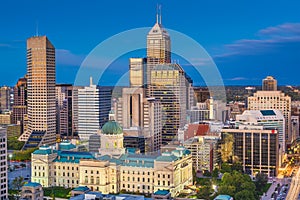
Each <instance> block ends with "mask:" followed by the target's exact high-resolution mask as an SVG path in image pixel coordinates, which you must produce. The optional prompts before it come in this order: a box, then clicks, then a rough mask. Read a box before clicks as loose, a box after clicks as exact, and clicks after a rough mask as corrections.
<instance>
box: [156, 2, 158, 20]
mask: <svg viewBox="0 0 300 200" xmlns="http://www.w3.org/2000/svg"><path fill="white" fill-rule="evenodd" d="M156 23H158V4H156Z"/></svg>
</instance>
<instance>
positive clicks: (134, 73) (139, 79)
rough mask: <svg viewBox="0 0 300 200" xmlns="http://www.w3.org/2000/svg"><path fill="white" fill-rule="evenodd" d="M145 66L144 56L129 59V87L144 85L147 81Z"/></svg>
mask: <svg viewBox="0 0 300 200" xmlns="http://www.w3.org/2000/svg"><path fill="white" fill-rule="evenodd" d="M146 67H147V60H146V58H130V59H129V74H130V78H129V81H130V87H144V85H145V84H146V83H147V77H146Z"/></svg>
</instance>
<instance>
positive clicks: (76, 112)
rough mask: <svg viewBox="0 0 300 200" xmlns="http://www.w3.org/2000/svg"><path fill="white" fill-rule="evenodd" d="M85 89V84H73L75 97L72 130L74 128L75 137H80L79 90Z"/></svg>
mask: <svg viewBox="0 0 300 200" xmlns="http://www.w3.org/2000/svg"><path fill="white" fill-rule="evenodd" d="M79 89H84V87H83V86H73V91H72V94H73V97H72V107H73V108H72V116H73V121H72V130H73V137H78V90H79Z"/></svg>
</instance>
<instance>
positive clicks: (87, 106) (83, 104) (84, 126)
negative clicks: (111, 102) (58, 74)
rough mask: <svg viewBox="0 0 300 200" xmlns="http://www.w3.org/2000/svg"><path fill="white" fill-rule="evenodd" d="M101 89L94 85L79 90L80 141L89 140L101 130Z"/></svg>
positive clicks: (91, 81)
mask: <svg viewBox="0 0 300 200" xmlns="http://www.w3.org/2000/svg"><path fill="white" fill-rule="evenodd" d="M99 106H100V105H99V88H97V86H96V85H93V80H92V78H90V86H87V87H84V88H83V89H78V135H79V138H80V140H86V141H87V140H88V139H89V137H90V136H91V135H93V134H96V133H97V132H98V130H99V128H100V113H99V111H100V108H99Z"/></svg>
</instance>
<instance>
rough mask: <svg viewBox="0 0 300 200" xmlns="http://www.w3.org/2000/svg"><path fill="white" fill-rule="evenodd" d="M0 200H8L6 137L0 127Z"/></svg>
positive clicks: (4, 131) (3, 129)
mask: <svg viewBox="0 0 300 200" xmlns="http://www.w3.org/2000/svg"><path fill="white" fill-rule="evenodd" d="M0 163H1V165H0V200H6V199H8V196H7V195H8V187H7V182H8V179H7V137H6V129H5V128H2V127H0Z"/></svg>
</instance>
